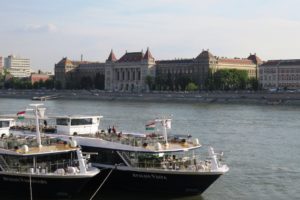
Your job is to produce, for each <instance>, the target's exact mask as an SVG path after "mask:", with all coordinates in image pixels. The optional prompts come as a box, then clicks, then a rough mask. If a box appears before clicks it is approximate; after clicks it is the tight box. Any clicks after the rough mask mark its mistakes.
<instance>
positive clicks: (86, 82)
mask: <svg viewBox="0 0 300 200" xmlns="http://www.w3.org/2000/svg"><path fill="white" fill-rule="evenodd" d="M80 85H81V88H82V89H86V90H89V89H93V88H94V82H93V80H92V78H91V77H89V76H84V77H82V78H81V81H80Z"/></svg>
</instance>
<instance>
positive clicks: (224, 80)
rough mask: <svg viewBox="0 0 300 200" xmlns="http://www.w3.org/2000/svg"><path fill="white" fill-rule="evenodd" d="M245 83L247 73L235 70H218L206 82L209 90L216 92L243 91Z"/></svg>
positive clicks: (246, 81)
mask: <svg viewBox="0 0 300 200" xmlns="http://www.w3.org/2000/svg"><path fill="white" fill-rule="evenodd" d="M247 83H248V72H247V71H246V70H237V69H221V70H218V71H217V72H215V73H214V74H213V75H212V76H211V77H210V78H209V79H208V80H207V86H208V88H209V89H218V90H232V89H245V88H246V86H247Z"/></svg>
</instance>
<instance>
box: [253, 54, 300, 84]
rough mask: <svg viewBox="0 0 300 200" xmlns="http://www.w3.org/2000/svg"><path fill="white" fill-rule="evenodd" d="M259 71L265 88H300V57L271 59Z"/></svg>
mask: <svg viewBox="0 0 300 200" xmlns="http://www.w3.org/2000/svg"><path fill="white" fill-rule="evenodd" d="M259 71H260V72H259V76H260V83H261V84H262V87H263V88H265V89H271V88H274V89H275V88H276V89H280V88H282V89H283V88H286V89H299V88H300V59H293V60H269V61H267V62H265V63H264V64H262V65H261V66H260V68H259Z"/></svg>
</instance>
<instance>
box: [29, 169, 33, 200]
mask: <svg viewBox="0 0 300 200" xmlns="http://www.w3.org/2000/svg"><path fill="white" fill-rule="evenodd" d="M29 189H30V200H33V197H32V185H31V174H29Z"/></svg>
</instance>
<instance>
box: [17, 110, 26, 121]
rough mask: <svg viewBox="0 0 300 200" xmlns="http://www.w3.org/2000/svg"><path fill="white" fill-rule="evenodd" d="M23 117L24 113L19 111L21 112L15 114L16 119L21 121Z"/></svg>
mask: <svg viewBox="0 0 300 200" xmlns="http://www.w3.org/2000/svg"><path fill="white" fill-rule="evenodd" d="M24 115H25V111H21V112H18V113H17V116H18V119H21V120H22V119H24V118H25V117H24Z"/></svg>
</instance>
